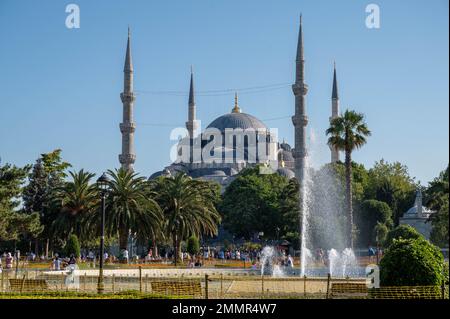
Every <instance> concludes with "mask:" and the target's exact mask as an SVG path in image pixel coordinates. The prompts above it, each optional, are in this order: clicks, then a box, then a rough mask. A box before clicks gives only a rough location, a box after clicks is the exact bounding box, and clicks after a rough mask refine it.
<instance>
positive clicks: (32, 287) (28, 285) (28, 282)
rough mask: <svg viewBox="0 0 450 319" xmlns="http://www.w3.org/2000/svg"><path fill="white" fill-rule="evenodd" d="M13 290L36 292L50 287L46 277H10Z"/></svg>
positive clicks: (10, 285) (10, 286)
mask: <svg viewBox="0 0 450 319" xmlns="http://www.w3.org/2000/svg"><path fill="white" fill-rule="evenodd" d="M9 289H10V290H11V291H12V292H35V291H46V290H48V289H49V287H48V284H47V281H46V280H45V279H9Z"/></svg>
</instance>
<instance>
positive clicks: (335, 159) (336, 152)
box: [330, 63, 339, 163]
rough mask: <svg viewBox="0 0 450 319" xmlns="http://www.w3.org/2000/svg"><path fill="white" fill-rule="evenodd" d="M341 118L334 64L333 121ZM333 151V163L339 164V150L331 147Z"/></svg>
mask: <svg viewBox="0 0 450 319" xmlns="http://www.w3.org/2000/svg"><path fill="white" fill-rule="evenodd" d="M338 116H339V95H338V86H337V79H336V63H334V72H333V91H332V92H331V117H330V122H331V120H332V119H334V118H336V117H338ZM330 151H331V163H336V162H339V150H338V149H336V148H335V147H331V146H330Z"/></svg>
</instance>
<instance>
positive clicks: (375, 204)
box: [356, 199, 392, 247]
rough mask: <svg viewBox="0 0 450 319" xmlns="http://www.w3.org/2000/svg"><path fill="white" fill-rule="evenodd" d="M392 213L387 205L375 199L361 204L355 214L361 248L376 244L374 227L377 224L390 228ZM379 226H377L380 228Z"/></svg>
mask: <svg viewBox="0 0 450 319" xmlns="http://www.w3.org/2000/svg"><path fill="white" fill-rule="evenodd" d="M391 216H392V211H391V208H390V207H389V205H388V204H386V203H385V202H381V201H378V200H375V199H369V200H365V201H364V202H362V204H361V207H360V209H359V210H358V213H357V214H356V224H357V227H358V229H359V236H358V237H359V238H358V239H359V240H358V241H359V244H360V246H361V247H366V246H368V245H373V244H375V243H376V235H377V234H376V231H375V227H376V226H377V224H378V223H380V224H383V225H385V226H386V227H387V228H390V227H392V219H391ZM380 227H381V226H378V228H380Z"/></svg>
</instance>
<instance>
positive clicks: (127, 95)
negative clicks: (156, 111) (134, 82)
mask: <svg viewBox="0 0 450 319" xmlns="http://www.w3.org/2000/svg"><path fill="white" fill-rule="evenodd" d="M135 98H136V97H135V95H134V93H133V92H123V93H120V99H121V100H122V103H132V102H134V100H135Z"/></svg>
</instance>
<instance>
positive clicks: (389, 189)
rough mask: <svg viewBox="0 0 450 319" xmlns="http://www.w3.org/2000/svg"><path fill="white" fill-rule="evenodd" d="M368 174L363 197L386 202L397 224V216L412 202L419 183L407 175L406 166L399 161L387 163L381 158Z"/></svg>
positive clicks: (400, 215) (401, 214)
mask: <svg viewBox="0 0 450 319" xmlns="http://www.w3.org/2000/svg"><path fill="white" fill-rule="evenodd" d="M368 174H369V180H368V181H369V182H368V184H367V186H366V189H365V198H366V199H376V200H379V201H382V202H385V203H387V204H388V205H389V207H390V208H391V210H392V213H393V221H394V225H398V224H399V218H400V217H402V216H403V213H404V212H406V211H407V210H408V209H409V208H410V207H411V204H412V203H413V202H414V196H415V194H416V190H417V187H418V186H419V185H418V184H417V183H416V182H415V181H414V178H412V177H411V176H410V175H409V172H408V168H407V167H406V166H405V165H402V164H401V163H399V162H394V163H388V162H386V161H385V160H383V159H381V160H380V161H378V162H375V164H374V166H373V167H372V168H371V169H370V170H369V173H368Z"/></svg>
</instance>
